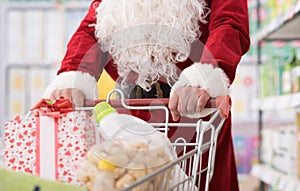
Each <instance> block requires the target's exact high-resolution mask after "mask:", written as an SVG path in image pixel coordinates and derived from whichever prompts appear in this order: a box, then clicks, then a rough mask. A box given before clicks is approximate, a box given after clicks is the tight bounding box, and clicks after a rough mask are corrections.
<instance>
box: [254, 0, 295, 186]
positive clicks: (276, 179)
mask: <svg viewBox="0 0 300 191" xmlns="http://www.w3.org/2000/svg"><path fill="white" fill-rule="evenodd" d="M259 10H260V0H257V18H258V19H257V20H258V28H259V29H258V31H257V32H256V33H255V34H254V35H253V36H252V37H251V41H252V44H253V45H255V46H257V62H258V65H260V64H262V50H261V48H262V47H261V45H262V42H264V41H275V40H285V41H287V40H300V29H299V23H300V0H298V1H296V3H295V4H294V5H293V6H292V7H291V8H290V9H288V10H287V11H286V12H285V13H284V14H281V15H279V16H278V17H277V18H275V19H273V20H272V21H271V22H270V23H269V24H267V25H265V26H264V27H261V25H260V23H259V20H260V19H259V18H260V11H259ZM252 105H253V108H254V109H257V110H258V115H259V116H258V120H259V121H258V126H259V130H258V133H259V139H260V142H261V138H262V137H261V135H262V128H263V112H265V111H281V110H283V109H295V110H297V109H298V108H299V106H300V93H295V94H288V95H278V96H271V97H264V98H257V99H255V101H254V102H253V104H252ZM295 112H297V111H295ZM258 157H259V159H260V162H261V147H259V151H258ZM251 174H252V175H253V176H255V177H256V178H258V179H259V180H261V181H262V182H264V183H266V184H268V185H270V186H272V187H273V188H274V189H275V190H300V183H299V181H298V180H297V179H296V178H295V177H290V176H289V175H286V174H283V173H281V172H279V171H277V170H275V169H274V168H272V167H271V166H268V165H263V164H258V165H255V166H253V169H252V171H251ZM260 190H264V188H263V185H261V187H260Z"/></svg>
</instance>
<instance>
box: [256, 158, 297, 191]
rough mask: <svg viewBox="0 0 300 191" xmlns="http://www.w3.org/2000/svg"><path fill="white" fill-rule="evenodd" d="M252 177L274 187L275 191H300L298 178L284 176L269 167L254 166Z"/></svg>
mask: <svg viewBox="0 0 300 191" xmlns="http://www.w3.org/2000/svg"><path fill="white" fill-rule="evenodd" d="M251 175H252V176H254V177H255V178H257V179H259V180H261V181H263V182H264V183H266V184H268V185H270V186H272V187H273V189H274V190H286V191H291V190H295V191H298V190H300V182H299V181H298V180H297V178H296V177H293V176H290V175H286V174H283V173H281V172H279V171H277V170H275V169H273V168H272V167H270V166H268V165H264V164H257V165H253V166H252V169H251Z"/></svg>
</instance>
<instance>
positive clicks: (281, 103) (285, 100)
mask: <svg viewBox="0 0 300 191" xmlns="http://www.w3.org/2000/svg"><path fill="white" fill-rule="evenodd" d="M291 98H292V97H291V96H290V95H282V96H278V97H277V102H276V103H275V105H276V109H277V110H281V109H286V108H289V106H290V103H291Z"/></svg>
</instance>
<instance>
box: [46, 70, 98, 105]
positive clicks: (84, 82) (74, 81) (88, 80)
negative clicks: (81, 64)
mask: <svg viewBox="0 0 300 191" xmlns="http://www.w3.org/2000/svg"><path fill="white" fill-rule="evenodd" d="M96 84H97V82H96V79H95V78H94V77H93V76H91V75H90V74H88V73H85V72H80V71H69V72H63V73H60V74H59V75H58V76H56V78H55V79H54V80H53V81H52V82H51V83H50V84H49V86H48V87H47V88H46V90H45V92H44V95H43V97H44V98H50V95H51V92H52V91H54V90H60V89H66V88H77V89H80V90H81V91H82V92H83V93H84V94H85V97H86V99H92V100H95V99H97V92H98V90H97V85H96Z"/></svg>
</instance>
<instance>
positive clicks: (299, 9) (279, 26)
mask: <svg viewBox="0 0 300 191" xmlns="http://www.w3.org/2000/svg"><path fill="white" fill-rule="evenodd" d="M299 23H300V0H298V1H297V2H296V3H295V5H294V6H292V7H291V8H290V9H289V10H288V11H286V12H285V13H284V14H282V15H279V16H278V17H277V18H276V19H273V20H272V21H271V22H270V23H269V24H267V25H266V26H265V27H263V28H261V29H259V30H258V31H257V32H256V33H255V35H253V36H252V38H251V41H252V43H253V44H257V43H258V42H259V41H262V40H295V39H300V30H299Z"/></svg>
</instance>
